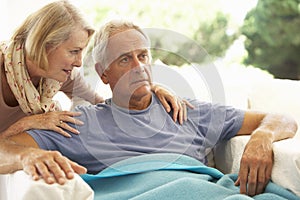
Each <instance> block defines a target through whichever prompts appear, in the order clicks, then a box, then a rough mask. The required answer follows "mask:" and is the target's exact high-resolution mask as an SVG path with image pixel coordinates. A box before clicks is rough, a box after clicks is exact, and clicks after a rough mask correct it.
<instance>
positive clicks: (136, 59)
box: [133, 56, 145, 71]
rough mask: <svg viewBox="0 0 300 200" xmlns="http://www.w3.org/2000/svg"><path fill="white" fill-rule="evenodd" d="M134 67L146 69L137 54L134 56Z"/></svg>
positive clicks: (139, 69) (140, 69) (137, 69)
mask: <svg viewBox="0 0 300 200" xmlns="http://www.w3.org/2000/svg"><path fill="white" fill-rule="evenodd" d="M133 69H134V70H136V71H145V64H144V63H142V62H141V61H140V60H139V58H138V57H136V56H134V57H133Z"/></svg>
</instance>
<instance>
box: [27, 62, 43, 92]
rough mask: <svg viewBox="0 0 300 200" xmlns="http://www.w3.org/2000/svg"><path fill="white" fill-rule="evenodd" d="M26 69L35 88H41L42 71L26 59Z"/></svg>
mask: <svg viewBox="0 0 300 200" xmlns="http://www.w3.org/2000/svg"><path fill="white" fill-rule="evenodd" d="M26 67H27V71H28V74H29V77H30V80H31V82H32V84H33V85H34V86H35V87H38V86H39V83H40V81H41V78H42V76H41V75H39V71H40V69H39V68H38V67H36V66H35V64H34V63H33V62H32V61H30V60H29V59H27V58H26Z"/></svg>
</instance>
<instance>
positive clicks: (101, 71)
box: [95, 63, 109, 84]
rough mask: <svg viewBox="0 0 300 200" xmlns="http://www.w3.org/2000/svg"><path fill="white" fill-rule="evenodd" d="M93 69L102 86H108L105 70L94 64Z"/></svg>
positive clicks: (98, 64)
mask: <svg viewBox="0 0 300 200" xmlns="http://www.w3.org/2000/svg"><path fill="white" fill-rule="evenodd" d="M95 69H96V72H97V74H98V76H99V77H100V78H101V80H102V82H103V83H104V84H108V83H109V82H108V79H107V75H106V70H105V68H104V67H103V66H102V65H101V64H100V63H96V64H95Z"/></svg>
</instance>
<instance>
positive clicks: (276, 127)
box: [251, 114, 297, 142]
mask: <svg viewBox="0 0 300 200" xmlns="http://www.w3.org/2000/svg"><path fill="white" fill-rule="evenodd" d="M296 131H297V123H296V121H295V120H294V119H292V118H291V117H287V116H284V115H279V114H268V115H266V116H265V117H264V119H263V120H262V122H261V124H260V125H259V126H258V128H257V129H256V130H254V131H253V133H252V134H251V137H255V136H256V135H257V136H258V135H259V137H262V135H261V134H265V136H266V137H268V138H269V139H270V140H271V142H276V141H279V140H283V139H287V138H292V137H294V135H295V134H296Z"/></svg>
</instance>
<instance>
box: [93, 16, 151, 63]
mask: <svg viewBox="0 0 300 200" xmlns="http://www.w3.org/2000/svg"><path fill="white" fill-rule="evenodd" d="M127 30H137V31H139V32H140V33H141V34H142V35H143V36H144V37H145V38H146V40H147V41H148V42H149V43H150V40H149V38H148V36H147V34H146V33H145V32H144V31H143V30H142V29H141V28H140V27H139V26H138V25H135V24H134V23H133V22H130V21H126V20H121V19H115V20H111V21H109V22H107V23H105V24H104V25H103V26H102V27H101V28H100V29H99V31H98V32H97V34H96V35H95V40H94V41H95V42H94V48H93V59H94V62H95V63H96V65H97V63H100V64H101V66H102V67H104V68H107V67H108V66H107V65H108V63H106V58H107V55H106V48H107V43H108V40H109V38H110V37H112V36H114V35H115V34H118V33H121V32H123V31H127Z"/></svg>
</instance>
